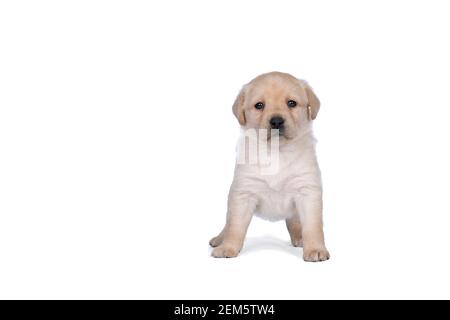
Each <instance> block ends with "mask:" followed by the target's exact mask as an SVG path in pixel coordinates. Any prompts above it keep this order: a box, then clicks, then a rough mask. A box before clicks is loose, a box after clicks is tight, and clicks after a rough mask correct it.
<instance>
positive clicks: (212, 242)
mask: <svg viewBox="0 0 450 320" xmlns="http://www.w3.org/2000/svg"><path fill="white" fill-rule="evenodd" d="M225 228H226V227H224V228H223V229H222V231H221V232H220V233H219V234H218V235H217V236H215V237H214V238H212V239H211V240H209V245H210V246H211V247H213V248H215V247H218V246H220V245H221V244H222V242H223V236H224V234H225Z"/></svg>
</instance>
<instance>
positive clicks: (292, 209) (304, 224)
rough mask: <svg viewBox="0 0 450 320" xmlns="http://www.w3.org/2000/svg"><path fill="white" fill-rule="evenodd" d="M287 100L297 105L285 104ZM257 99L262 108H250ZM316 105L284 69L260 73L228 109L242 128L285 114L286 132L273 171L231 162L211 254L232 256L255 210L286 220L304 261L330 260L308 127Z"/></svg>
mask: <svg viewBox="0 0 450 320" xmlns="http://www.w3.org/2000/svg"><path fill="white" fill-rule="evenodd" d="M288 100H294V101H296V102H297V104H298V105H297V106H296V107H295V108H289V107H288V106H287V101H288ZM260 101H261V102H264V103H265V107H264V109H263V110H257V109H256V108H255V107H254V105H255V104H256V103H257V102H260ZM308 106H309V110H308ZM319 107H320V102H319V100H318V99H317V97H316V96H315V94H314V93H313V91H312V89H311V87H310V86H309V85H308V84H307V83H306V82H305V81H302V80H298V79H296V78H294V77H293V76H291V75H289V74H286V73H280V72H272V73H267V74H263V75H260V76H258V77H257V78H255V79H253V80H252V81H251V82H250V83H248V84H247V85H245V86H244V87H243V88H242V90H241V92H240V93H239V95H238V97H237V98H236V101H235V103H234V105H233V112H234V114H235V115H236V117H237V119H238V121H239V123H240V124H241V126H242V127H243V129H248V128H255V129H270V124H269V121H270V119H271V118H272V117H273V116H275V115H277V116H282V117H283V118H284V119H285V134H284V136H281V137H280V153H279V154H280V158H279V170H278V171H277V172H276V173H275V174H271V175H265V174H262V173H261V167H260V165H259V164H237V165H236V169H235V175H234V180H233V183H232V185H231V188H230V193H229V197H228V212H227V220H226V225H225V227H224V228H223V230H222V232H221V233H220V234H219V235H218V236H217V237H215V238H213V239H211V241H210V244H211V246H213V247H214V249H213V252H212V255H213V256H214V257H217V258H224V257H236V256H237V255H238V253H239V251H240V250H241V248H242V245H243V242H244V238H245V234H246V232H247V228H248V226H249V224H250V221H251V219H252V216H253V215H257V216H260V217H262V218H265V219H269V220H280V219H283V220H286V225H287V229H288V231H289V234H290V236H291V241H292V244H293V245H294V246H303V258H304V260H305V261H324V260H327V259H329V256H330V255H329V253H328V251H327V249H326V247H325V243H324V235H323V228H322V184H321V178H320V169H319V166H318V164H317V159H316V153H315V146H314V145H315V140H314V137H313V131H312V120H313V119H315V118H316V116H317V113H318V111H319ZM269 139H270V137H269Z"/></svg>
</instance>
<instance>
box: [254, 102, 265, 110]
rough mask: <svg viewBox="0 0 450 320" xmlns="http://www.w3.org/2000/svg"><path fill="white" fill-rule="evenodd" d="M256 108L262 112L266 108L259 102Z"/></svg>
mask: <svg viewBox="0 0 450 320" xmlns="http://www.w3.org/2000/svg"><path fill="white" fill-rule="evenodd" d="M255 108H256V109H258V110H261V109H262V108H264V103H262V102H258V103H257V104H255Z"/></svg>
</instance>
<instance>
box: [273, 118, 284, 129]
mask: <svg viewBox="0 0 450 320" xmlns="http://www.w3.org/2000/svg"><path fill="white" fill-rule="evenodd" d="M283 123H284V119H283V118H282V117H273V118H272V119H270V126H271V127H272V129H280V128H281V127H282V126H283Z"/></svg>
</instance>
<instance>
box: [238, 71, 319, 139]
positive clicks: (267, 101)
mask: <svg viewBox="0 0 450 320" xmlns="http://www.w3.org/2000/svg"><path fill="white" fill-rule="evenodd" d="M319 108H320V101H319V99H318V98H317V97H316V95H315V94H314V92H313V91H312V89H311V87H310V86H309V85H308V84H307V83H306V82H305V81H302V80H298V79H297V78H295V77H293V76H291V75H290V74H287V73H281V72H271V73H266V74H262V75H260V76H258V77H256V78H255V79H253V80H252V81H250V82H249V83H248V84H246V85H245V86H244V87H243V88H242V90H241V91H240V93H239V95H238V96H237V98H236V101H235V102H234V104H233V113H234V114H235V116H236V118H237V119H238V121H239V123H240V124H241V126H243V127H245V128H247V129H250V128H251V129H267V130H268V132H270V129H278V130H279V134H280V136H281V137H284V138H286V139H292V138H295V137H296V136H297V135H298V133H299V132H300V130H302V128H305V127H307V126H308V124H309V122H310V121H312V120H314V119H315V118H316V116H317V113H318V112H319Z"/></svg>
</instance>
